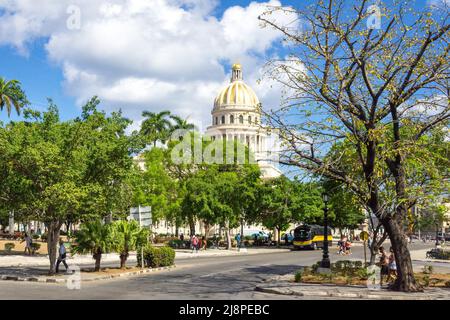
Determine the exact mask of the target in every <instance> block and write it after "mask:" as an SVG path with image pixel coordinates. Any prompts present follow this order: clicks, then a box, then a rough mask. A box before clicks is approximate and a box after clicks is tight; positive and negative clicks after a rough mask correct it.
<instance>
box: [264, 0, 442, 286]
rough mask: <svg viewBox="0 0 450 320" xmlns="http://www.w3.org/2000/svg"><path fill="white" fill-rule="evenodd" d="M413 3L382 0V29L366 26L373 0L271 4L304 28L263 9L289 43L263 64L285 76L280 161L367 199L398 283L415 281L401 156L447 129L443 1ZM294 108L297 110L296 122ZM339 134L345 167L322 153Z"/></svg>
mask: <svg viewBox="0 0 450 320" xmlns="http://www.w3.org/2000/svg"><path fill="white" fill-rule="evenodd" d="M411 8H412V7H411V6H410V5H408V6H405V5H404V3H403V2H401V1H393V3H392V5H390V6H389V8H380V10H381V11H382V12H381V16H382V17H385V18H384V20H383V23H382V25H381V28H380V29H373V28H371V27H368V23H367V18H369V17H370V18H372V13H373V11H372V10H373V7H372V9H369V1H366V0H359V1H357V3H356V4H353V3H349V2H345V1H343V0H336V1H326V2H325V1H321V2H319V3H317V4H316V5H312V6H311V7H308V8H307V9H306V10H296V9H293V8H281V7H275V8H271V9H270V10H269V12H268V13H272V12H274V11H280V10H281V11H289V13H293V14H297V15H298V16H299V18H300V20H304V21H307V26H306V27H305V28H304V29H302V30H301V31H299V29H292V28H289V27H287V26H283V25H280V24H279V23H278V22H275V21H272V20H270V19H271V18H270V17H271V15H269V14H265V15H263V16H261V17H260V19H261V20H262V21H263V22H264V23H265V24H266V25H268V26H271V27H273V28H275V29H277V30H278V31H280V32H281V33H283V35H284V37H285V39H286V41H288V42H290V44H291V47H292V48H293V49H294V51H293V52H295V54H292V55H289V58H288V59H287V61H274V62H273V63H270V64H269V66H270V67H269V71H268V74H269V76H271V77H273V78H274V79H276V80H278V81H280V82H281V83H283V84H284V85H286V92H287V94H288V97H287V98H288V100H289V101H288V102H287V103H286V105H285V106H283V107H282V108H280V109H278V110H272V111H271V112H269V114H268V117H269V119H270V120H269V122H270V124H271V126H273V127H276V128H278V129H279V132H280V135H281V136H282V137H283V138H284V139H285V141H286V142H287V144H288V145H289V152H288V153H287V154H286V155H285V157H284V158H283V159H282V162H283V163H286V164H289V165H294V166H297V167H300V168H303V169H306V170H308V171H309V172H313V173H316V174H320V175H324V176H327V177H329V178H331V179H335V180H338V181H341V182H343V183H345V184H346V185H348V187H349V189H351V190H352V191H353V192H354V193H355V194H356V195H357V196H358V197H359V198H360V199H361V200H362V202H364V204H365V207H366V208H367V209H368V210H369V212H370V213H372V214H374V215H375V216H376V217H377V218H378V219H379V220H380V222H381V223H382V225H383V227H384V229H385V230H386V232H387V233H388V235H389V238H390V241H391V244H392V247H393V250H394V254H395V257H396V261H397V270H398V277H397V279H396V281H395V284H394V285H393V286H392V289H394V290H400V291H420V290H422V288H421V287H420V285H419V284H418V283H417V282H416V281H415V278H414V273H413V268H412V263H411V258H410V254H409V251H408V248H407V241H406V238H405V234H404V229H403V224H404V221H405V219H406V216H407V211H408V208H409V207H410V206H411V204H412V203H414V201H415V200H416V199H415V197H414V194H413V193H412V192H410V186H412V185H411V184H409V183H408V178H407V175H408V172H407V162H408V160H409V159H411V158H412V159H414V156H416V155H417V153H418V152H420V151H421V150H422V149H423V146H424V145H425V140H426V138H424V137H426V136H429V134H430V131H432V130H433V129H435V128H446V127H447V126H448V119H449V118H450V107H449V103H448V101H449V92H450V89H449V86H448V84H449V82H448V78H449V77H448V67H449V60H450V59H449V57H448V56H449V50H450V45H449V43H448V36H449V29H450V25H449V23H448V7H444V8H441V10H434V9H433V8H430V9H427V10H411ZM306 105H307V107H306ZM288 115H289V120H287V116H288ZM292 115H301V117H298V118H296V120H295V121H293V120H292ZM344 140H345V141H346V143H348V148H345V149H346V151H349V150H351V151H352V152H353V154H355V156H356V158H357V162H354V163H353V164H356V166H353V167H352V169H353V170H348V171H345V170H342V166H341V165H340V162H341V160H343V159H344V158H343V155H342V154H341V155H340V156H338V157H325V156H324V153H326V152H327V151H328V150H329V149H330V148H331V147H332V146H333V145H335V144H336V143H338V142H342V141H344ZM429 150H430V149H427V150H425V152H428V151H429ZM385 168H387V170H385ZM354 172H358V173H362V175H361V176H360V177H362V179H360V180H358V179H355V174H354ZM386 186H389V188H385V187H386ZM416 187H417V186H416ZM384 190H393V192H392V193H391V194H390V197H389V199H390V201H389V202H384V201H383V200H382V199H381V197H380V193H382V192H383V191H384ZM386 198H387V197H385V199H386Z"/></svg>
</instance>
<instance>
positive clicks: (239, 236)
mask: <svg viewBox="0 0 450 320" xmlns="http://www.w3.org/2000/svg"><path fill="white" fill-rule="evenodd" d="M234 239H235V240H236V242H237V247H238V248H240V247H241V234H240V233H238V234H237V235H236V237H234Z"/></svg>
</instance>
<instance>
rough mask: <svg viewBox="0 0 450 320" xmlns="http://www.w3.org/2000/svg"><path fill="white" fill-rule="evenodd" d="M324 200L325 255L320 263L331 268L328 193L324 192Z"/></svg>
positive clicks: (321, 265)
mask: <svg viewBox="0 0 450 320" xmlns="http://www.w3.org/2000/svg"><path fill="white" fill-rule="evenodd" d="M323 202H324V203H325V207H324V209H323V256H322V262H321V263H320V267H321V268H327V269H329V268H330V257H329V256H328V195H327V194H326V193H324V194H323Z"/></svg>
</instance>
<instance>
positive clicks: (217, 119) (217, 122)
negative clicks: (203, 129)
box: [216, 117, 219, 125]
mask: <svg viewBox="0 0 450 320" xmlns="http://www.w3.org/2000/svg"><path fill="white" fill-rule="evenodd" d="M218 124H219V118H218V117H216V125H218Z"/></svg>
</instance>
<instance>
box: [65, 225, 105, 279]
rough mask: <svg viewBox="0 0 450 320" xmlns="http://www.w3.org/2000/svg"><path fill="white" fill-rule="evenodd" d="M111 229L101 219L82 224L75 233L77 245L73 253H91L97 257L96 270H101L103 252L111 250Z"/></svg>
mask: <svg viewBox="0 0 450 320" xmlns="http://www.w3.org/2000/svg"><path fill="white" fill-rule="evenodd" d="M111 246H112V241H111V230H110V226H109V225H105V224H103V223H102V221H100V220H95V221H89V222H86V223H84V224H82V225H81V229H80V230H79V231H78V232H77V233H75V245H74V246H73V250H72V252H73V253H91V254H92V257H93V258H94V259H95V268H94V271H100V261H101V259H102V254H103V253H107V252H109V251H110V250H111Z"/></svg>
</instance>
